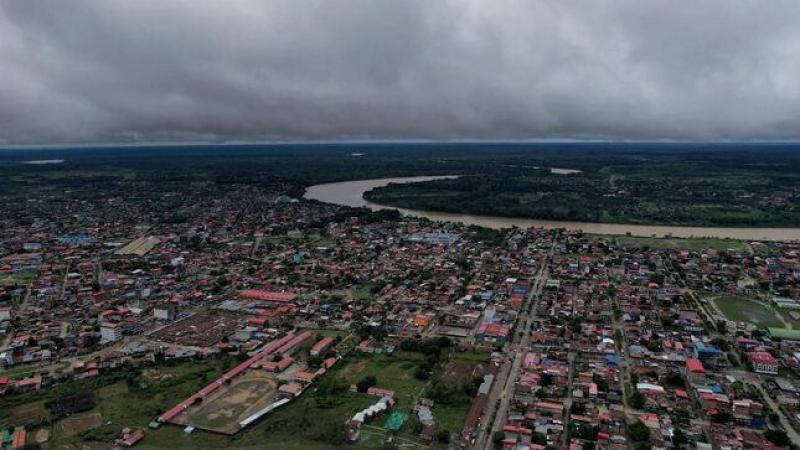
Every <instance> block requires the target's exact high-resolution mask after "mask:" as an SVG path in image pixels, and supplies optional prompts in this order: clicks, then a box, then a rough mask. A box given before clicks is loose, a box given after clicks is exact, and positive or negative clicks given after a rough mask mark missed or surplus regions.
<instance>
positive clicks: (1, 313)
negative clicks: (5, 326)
mask: <svg viewBox="0 0 800 450" xmlns="http://www.w3.org/2000/svg"><path fill="white" fill-rule="evenodd" d="M5 320H11V307H10V306H0V322H3V321H5Z"/></svg>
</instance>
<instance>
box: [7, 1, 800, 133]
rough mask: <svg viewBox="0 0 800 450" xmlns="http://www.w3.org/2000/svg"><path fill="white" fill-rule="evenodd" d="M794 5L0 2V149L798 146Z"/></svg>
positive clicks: (798, 19)
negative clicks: (178, 143)
mask: <svg viewBox="0 0 800 450" xmlns="http://www.w3.org/2000/svg"><path fill="white" fill-rule="evenodd" d="M798 23H800V2H798V1H796V0H788V1H781V0H769V1H768V0H763V1H754V0H741V1H735V2H733V1H730V0H713V1H712V0H699V1H685V2H675V1H672V0H671V1H667V0H664V1H648V0H618V1H603V0H592V1H569V0H564V1H550V0H541V1H540V0H524V1H510V0H509V1H505V0H485V1H477V0H476V1H466V0H463V1H456V0H452V1H451V0H435V1H431V0H417V1H412V0H409V1H404V0H347V1H339V0H318V1H312V0H308V1H301V0H275V1H261V0H226V1H210V0H208V1H206V0H171V1H166V0H136V1H127V0H83V1H78V2H67V1H56V0H53V1H46V0H0V143H6V144H26V143H80V142H138V141H171V140H192V141H197V140H209V141H220V140H284V139H303V140H327V139H528V138H565V137H569V138H606V139H798V138H800V26H798Z"/></svg>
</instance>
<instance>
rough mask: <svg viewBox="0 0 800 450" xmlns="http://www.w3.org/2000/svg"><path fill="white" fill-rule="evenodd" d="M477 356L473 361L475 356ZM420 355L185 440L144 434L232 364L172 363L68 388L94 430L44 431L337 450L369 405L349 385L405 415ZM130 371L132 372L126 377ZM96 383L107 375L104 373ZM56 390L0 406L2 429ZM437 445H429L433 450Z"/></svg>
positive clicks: (372, 439)
mask: <svg viewBox="0 0 800 450" xmlns="http://www.w3.org/2000/svg"><path fill="white" fill-rule="evenodd" d="M462 356H464V359H466V360H469V361H472V362H474V360H476V359H481V358H483V357H482V356H480V355H473V354H463V355H462ZM479 356H480V357H479ZM423 360H424V356H423V355H422V354H419V353H411V352H397V353H396V354H394V355H387V354H372V355H362V354H358V355H353V356H351V357H348V358H347V360H345V361H342V362H341V363H340V364H339V365H338V366H336V367H334V369H332V370H331V371H330V372H329V373H328V374H327V375H325V376H324V377H323V378H322V380H321V381H320V383H319V385H318V388H312V389H309V390H308V391H306V392H305V393H304V394H303V395H302V396H300V397H299V398H297V399H295V400H294V401H292V402H291V403H290V404H289V405H286V406H285V407H283V408H280V409H279V410H277V411H275V412H273V413H271V414H270V415H268V416H267V417H265V418H264V419H262V420H260V421H259V422H257V423H255V424H254V425H252V426H251V427H249V428H247V429H245V430H243V431H241V432H239V433H237V434H236V435H234V436H225V435H221V434H216V433H209V432H204V431H201V430H197V431H195V432H194V433H192V434H191V435H188V436H187V435H185V434H184V433H183V429H182V427H179V426H174V425H164V426H162V427H161V428H159V429H157V430H153V429H150V428H146V427H147V425H148V424H149V423H150V422H151V421H152V420H153V419H155V418H156V417H157V416H158V415H159V414H161V413H163V412H164V411H166V410H167V409H169V408H171V407H172V406H174V405H175V404H176V403H177V402H179V401H180V400H183V399H184V398H186V397H188V396H189V395H191V394H192V393H193V392H195V391H196V390H198V389H199V388H201V387H202V386H204V385H205V384H206V383H207V382H210V381H211V380H214V379H215V378H217V377H218V376H219V375H221V374H222V373H223V372H224V371H225V370H226V369H228V368H230V367H232V366H233V365H234V364H235V363H236V361H235V360H234V359H233V358H230V357H225V358H217V359H211V360H207V361H200V362H198V361H190V362H177V363H170V364H168V365H162V366H158V367H151V368H146V369H143V370H142V371H141V372H140V373H138V374H137V375H135V376H132V377H128V378H126V377H123V376H121V375H116V377H115V378H111V377H109V378H105V379H104V378H103V377H100V378H98V379H93V380H92V381H91V382H78V383H71V384H68V385H65V386H71V387H70V388H69V392H74V391H76V390H80V389H92V390H94V391H95V392H96V394H97V407H96V408H95V409H94V410H93V411H94V412H98V413H100V414H101V415H102V425H100V426H99V427H97V428H94V429H92V430H89V431H86V432H84V433H81V434H75V435H67V434H65V433H64V432H62V431H60V428H59V427H56V426H52V425H53V424H52V423H51V425H50V428H51V440H50V444H51V447H52V448H60V447H63V446H68V445H74V444H78V443H79V442H85V441H87V440H96V441H98V442H110V441H112V440H113V439H114V438H115V437H116V436H117V434H118V433H119V432H120V430H122V428H124V427H132V428H138V427H141V428H146V437H145V439H144V441H142V443H141V444H139V445H138V446H137V448H143V449H156V448H172V449H218V448H244V449H248V448H253V449H255V448H259V449H265V448H266V449H275V450H317V449H318V450H327V449H335V448H341V447H342V445H343V443H342V442H341V438H342V436H343V430H344V428H343V426H344V422H345V421H346V420H347V419H348V418H350V417H352V416H353V415H354V414H355V413H356V412H358V411H361V410H362V409H364V408H366V407H367V406H369V405H371V404H373V403H375V402H376V401H377V397H373V396H369V395H366V394H360V393H351V392H349V386H350V384H352V383H357V382H358V380H360V379H362V378H364V377H366V376H370V375H372V376H375V377H376V378H377V386H378V387H381V388H385V389H391V390H394V391H395V392H396V395H397V397H398V399H399V403H398V404H397V406H396V410H397V411H400V412H403V413H406V414H412V412H411V408H412V407H413V405H414V401H415V399H416V398H418V397H419V396H420V395H424V394H425V390H426V388H427V386H428V382H427V381H422V380H418V379H416V378H415V377H414V371H415V370H416V368H417V367H418V366H419V365H420V364H421V363H422V361H423ZM131 373H133V372H131ZM104 377H108V376H107V375H104ZM62 391H64V389H63V387H62V388H59V389H55V390H52V391H44V390H43V391H40V392H39V393H36V394H35V395H34V396H32V397H30V398H29V399H28V398H26V399H24V400H26V401H24V402H19V401H17V402H15V403H13V404H11V403H8V399H4V400H5V401H6V402H7V403H6V404H5V406H3V403H0V418H2V419H3V420H2V424H3V426H13V425H18V424H21V423H28V424H33V423H41V422H47V421H48V420H49V419H50V417H49V412H48V411H47V409H46V408H45V406H44V404H45V401H47V400H50V399H52V398H56V397H57V396H59V395H62V394H64V392H62ZM469 406H470V403H469V402H468V401H467V402H461V401H459V402H456V403H455V404H448V405H444V404H442V405H436V406H435V407H434V415H435V417H436V418H437V420H439V421H440V422H441V426H442V428H444V429H447V430H449V431H452V432H456V433H457V432H459V431H460V429H461V427H462V425H463V421H464V418H465V417H466V413H467V411H468V410H469ZM384 421H385V417H380V418H377V419H376V421H375V422H373V423H372V425H377V426H380V425H381V424H383V422H384ZM397 437H398V439H399V440H401V441H402V442H403V443H404V444H405V445H404V446H405V448H421V446H420V445H419V439H418V438H417V436H416V434H415V433H414V432H413V431H412V430H411V429H409V426H405V427H404V428H403V429H402V430H401V432H400V433H399V435H398V436H397ZM383 440H384V433H383V432H382V431H381V430H380V429H377V428H366V429H365V430H364V433H362V439H361V440H360V441H359V443H358V444H357V445H356V447H359V448H378V447H381V446H382V444H383ZM434 447H437V446H434Z"/></svg>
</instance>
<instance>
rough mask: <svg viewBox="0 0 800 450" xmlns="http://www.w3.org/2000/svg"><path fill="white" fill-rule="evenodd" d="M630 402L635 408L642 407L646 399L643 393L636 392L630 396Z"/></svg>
mask: <svg viewBox="0 0 800 450" xmlns="http://www.w3.org/2000/svg"><path fill="white" fill-rule="evenodd" d="M628 403H630V404H631V406H632V407H633V408H634V409H642V407H644V403H645V399H644V396H643V395H642V394H640V393H638V392H634V393H633V395H631V396H630V398H628Z"/></svg>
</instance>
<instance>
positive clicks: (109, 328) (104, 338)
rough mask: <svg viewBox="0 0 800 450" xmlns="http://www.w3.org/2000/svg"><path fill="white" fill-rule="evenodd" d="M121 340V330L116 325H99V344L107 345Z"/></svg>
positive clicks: (107, 323) (108, 323) (106, 323)
mask: <svg viewBox="0 0 800 450" xmlns="http://www.w3.org/2000/svg"><path fill="white" fill-rule="evenodd" d="M120 339H122V330H121V329H120V327H119V325H117V324H116V323H110V322H105V323H103V324H102V325H100V343H101V344H107V343H109V342H115V341H118V340H120Z"/></svg>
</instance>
